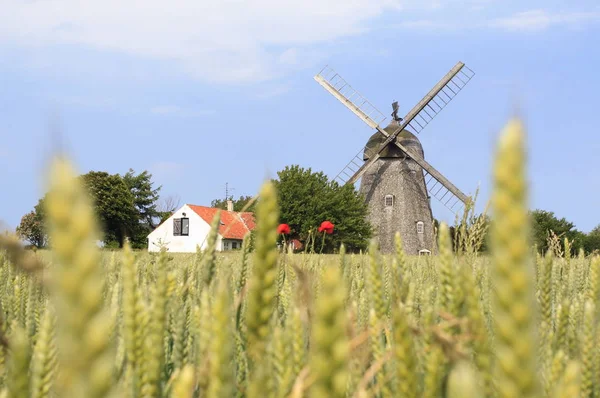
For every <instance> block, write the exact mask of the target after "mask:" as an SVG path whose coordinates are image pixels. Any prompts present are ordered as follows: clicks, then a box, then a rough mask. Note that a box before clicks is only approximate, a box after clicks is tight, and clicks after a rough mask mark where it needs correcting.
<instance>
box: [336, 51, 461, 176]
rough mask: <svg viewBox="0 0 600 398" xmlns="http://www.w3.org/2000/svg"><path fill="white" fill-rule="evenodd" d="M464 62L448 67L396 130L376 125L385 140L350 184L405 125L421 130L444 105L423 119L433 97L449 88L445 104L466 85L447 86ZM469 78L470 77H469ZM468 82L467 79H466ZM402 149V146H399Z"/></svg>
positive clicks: (394, 139)
mask: <svg viewBox="0 0 600 398" xmlns="http://www.w3.org/2000/svg"><path fill="white" fill-rule="evenodd" d="M464 66H465V64H463V63H462V62H458V63H457V64H456V65H455V66H454V67H453V68H452V69H450V71H449V72H448V73H447V74H446V76H444V77H443V78H442V79H441V80H440V81H439V82H438V83H437V84H436V85H435V86H433V88H432V89H431V90H430V91H429V93H427V95H425V97H423V99H422V100H421V101H419V103H418V104H417V105H415V106H414V107H413V108H412V109H411V110H410V112H408V114H407V115H406V116H405V117H404V121H403V122H402V123H401V124H400V127H398V128H397V129H396V131H394V132H393V133H392V134H387V133H386V132H385V131H384V130H383V129H382V128H381V127H380V126H377V127H376V129H377V130H378V131H379V132H380V133H381V134H383V135H385V136H386V137H387V138H386V139H385V141H383V142H382V143H381V144H380V145H379V148H378V149H377V150H375V151H374V156H371V157H370V159H369V160H368V161H366V162H365V163H364V164H363V165H362V166H361V167H360V168H359V169H358V170H357V171H356V172H355V173H354V174H353V175H352V177H350V179H349V180H348V181H347V182H348V183H350V184H353V183H354V182H356V180H358V179H359V178H360V177H361V176H362V175H363V174H364V173H365V171H366V170H367V169H368V168H369V167H371V165H372V164H373V163H375V161H377V159H379V154H380V153H381V152H382V151H383V150H384V149H385V148H386V147H387V146H388V145H389V144H390V143H392V142H395V141H396V137H397V136H398V135H399V134H400V133H401V132H402V130H404V129H405V128H406V127H407V126H409V125H411V123H415V124H416V125H418V126H419V128H420V129H419V130H417V132H420V131H422V130H423V129H424V128H425V126H426V125H427V124H428V123H429V122H430V121H431V120H433V118H434V117H435V116H436V115H437V114H438V113H439V112H440V111H441V110H442V109H443V108H444V107H445V106H446V105H444V106H441V107H440V108H439V110H438V111H437V112H435V113H434V114H433V116H432V117H430V119H429V121H427V119H425V117H423V116H421V115H423V114H429V113H427V111H426V108H427V107H429V108H430V109H431V110H433V109H434V108H433V107H431V106H430V104H432V103H433V102H434V101H435V99H436V98H437V97H438V95H440V93H446V91H445V90H449V92H451V93H453V96H452V97H450V96H449V95H448V94H446V95H448V97H447V98H448V99H447V100H446V102H445V104H447V103H449V102H450V101H451V100H452V99H453V98H454V97H455V96H456V94H458V92H459V91H460V90H462V88H463V87H464V86H465V85H466V83H465V84H463V85H462V86H456V87H455V88H454V89H450V88H449V87H451V85H453V84H454V83H453V79H454V78H456V76H457V75H458V73H459V72H460V71H461V70H462V69H463V68H464ZM471 77H472V75H471ZM469 80H470V79H469ZM467 82H468V80H467ZM440 98H441V97H440ZM418 118H420V119H421V120H422V121H423V123H425V121H427V123H425V124H424V125H421V124H420V123H419V122H418ZM400 149H402V148H400Z"/></svg>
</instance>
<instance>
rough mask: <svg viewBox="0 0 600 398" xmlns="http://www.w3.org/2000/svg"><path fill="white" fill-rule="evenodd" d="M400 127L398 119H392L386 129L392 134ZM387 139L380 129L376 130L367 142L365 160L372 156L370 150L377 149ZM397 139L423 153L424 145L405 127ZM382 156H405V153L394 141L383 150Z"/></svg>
mask: <svg viewBox="0 0 600 398" xmlns="http://www.w3.org/2000/svg"><path fill="white" fill-rule="evenodd" d="M398 127H400V124H399V123H398V122H397V121H396V120H392V121H391V122H390V124H388V125H387V126H386V127H385V128H384V130H385V132H386V133H388V134H392V133H393V132H394V131H396V130H397V129H398ZM383 141H385V137H384V136H383V134H381V133H380V132H379V131H377V132H375V134H373V135H372V136H371V137H370V138H369V141H368V142H367V145H366V149H365V152H364V154H363V160H367V159H369V158H370V152H371V151H375V150H377V148H378V147H379V146H380V145H381V144H382V143H383ZM396 141H397V142H398V143H400V144H402V145H404V146H406V147H412V148H414V149H416V150H417V151H418V152H420V153H421V154H422V153H423V147H422V146H421V142H420V141H419V139H418V138H417V136H416V135H414V134H413V133H412V132H410V131H409V130H407V129H404V130H402V131H401V132H400V134H398V136H397V137H396ZM380 157H382V158H404V154H403V153H402V151H401V150H400V148H398V147H397V146H396V145H394V144H393V143H389V144H388V146H387V147H386V148H385V149H384V150H383V151H382V152H381V154H380Z"/></svg>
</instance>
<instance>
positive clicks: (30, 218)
mask: <svg viewBox="0 0 600 398" xmlns="http://www.w3.org/2000/svg"><path fill="white" fill-rule="evenodd" d="M17 235H18V236H19V237H20V238H22V239H25V240H26V241H28V242H29V243H31V244H32V245H34V246H35V247H37V248H42V247H44V246H45V245H46V236H47V235H46V232H45V229H44V222H43V220H42V219H40V218H39V216H38V215H37V214H36V213H35V211H30V212H29V213H27V214H25V215H24V216H23V217H22V218H21V222H20V223H19V225H18V226H17Z"/></svg>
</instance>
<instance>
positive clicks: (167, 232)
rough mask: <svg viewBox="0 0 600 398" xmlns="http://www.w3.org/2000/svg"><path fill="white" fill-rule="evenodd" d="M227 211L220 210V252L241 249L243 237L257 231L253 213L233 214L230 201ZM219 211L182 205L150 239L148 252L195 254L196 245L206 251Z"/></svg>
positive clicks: (149, 236) (151, 234)
mask: <svg viewBox="0 0 600 398" xmlns="http://www.w3.org/2000/svg"><path fill="white" fill-rule="evenodd" d="M227 208H228V210H221V225H219V234H218V236H217V247H216V249H217V250H218V251H223V250H235V249H239V248H241V247H242V240H243V239H244V236H245V235H246V234H247V233H249V232H250V231H251V230H253V229H254V215H253V213H249V212H243V213H241V212H234V211H233V203H232V202H231V201H228V203H227ZM218 210H219V209H217V208H214V207H205V206H196V205H190V204H185V205H183V206H182V207H181V208H180V209H179V210H177V211H176V212H174V213H173V214H172V215H171V217H169V218H168V219H167V220H166V221H164V222H163V223H162V224H160V225H159V226H158V227H157V228H156V229H155V230H154V231H152V232H151V233H150V234H149V235H148V251H150V252H157V251H160V248H161V247H162V246H165V247H166V249H167V251H169V252H171V253H194V252H195V251H196V245H198V246H200V248H201V249H205V248H206V245H207V238H208V233H209V231H210V224H211V223H212V221H213V219H214V217H215V215H216V214H217V211H218Z"/></svg>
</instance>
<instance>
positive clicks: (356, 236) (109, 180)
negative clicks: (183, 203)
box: [17, 165, 600, 254]
mask: <svg viewBox="0 0 600 398" xmlns="http://www.w3.org/2000/svg"><path fill="white" fill-rule="evenodd" d="M79 178H81V180H82V182H83V184H84V186H85V187H86V188H87V189H88V191H89V193H90V195H91V197H92V199H93V202H94V204H95V209H96V213H97V216H98V219H99V221H100V223H101V225H102V227H103V232H104V239H103V241H104V244H105V246H106V247H122V245H123V242H124V240H125V238H129V240H130V241H131V244H132V246H133V247H135V248H145V247H146V246H147V235H148V234H149V233H150V232H151V231H152V230H153V229H154V228H156V227H157V226H158V225H159V224H160V223H161V222H163V221H164V220H166V219H167V218H168V217H169V216H170V215H171V214H172V213H173V212H174V211H175V210H177V208H178V207H179V206H180V203H179V201H178V200H177V199H176V198H174V197H166V198H161V197H160V195H159V192H160V190H161V187H160V186H159V187H157V188H154V183H153V181H152V175H151V174H150V173H149V172H148V171H146V170H144V171H143V172H141V173H136V172H135V171H134V170H133V169H129V171H128V172H127V173H125V174H123V175H120V174H109V173H107V172H103V171H90V172H89V173H87V174H83V175H81V176H80V177H79ZM272 181H273V183H274V185H275V187H276V189H277V195H278V201H279V206H280V222H281V223H285V224H288V225H289V227H290V232H289V234H287V235H286V236H281V237H280V240H283V239H286V240H288V241H289V240H290V239H296V240H298V241H300V242H302V243H303V244H306V243H310V242H311V241H312V243H313V244H315V246H318V248H319V249H321V247H322V249H323V252H333V251H336V250H337V249H339V247H340V245H341V244H342V243H343V244H344V245H345V246H346V249H347V250H349V251H359V250H366V248H367V246H368V242H369V239H370V238H371V237H372V236H373V228H372V226H371V225H370V224H369V223H368V221H367V219H366V215H367V211H368V209H367V205H366V203H365V201H364V199H363V197H362V196H361V195H360V194H359V192H358V191H357V190H356V189H355V188H354V187H353V186H350V185H339V184H338V183H337V182H335V181H330V180H329V179H328V177H327V176H326V175H325V174H324V173H323V172H320V171H313V170H312V169H311V168H303V167H300V166H299V165H291V166H286V167H285V168H284V169H282V170H280V171H279V172H277V178H273V179H272ZM227 200H231V201H232V202H233V210H234V211H242V210H244V211H248V212H253V211H254V208H255V206H256V203H257V201H258V200H260V198H258V199H256V200H255V198H254V197H253V196H249V195H241V196H239V197H238V198H237V199H234V198H233V197H229V198H225V199H214V200H213V201H212V202H211V206H212V207H216V208H220V209H223V210H226V209H227ZM44 201H45V196H44V197H43V198H41V199H40V200H39V201H38V203H37V204H36V205H35V207H34V209H33V210H32V211H31V212H29V213H27V214H25V215H24V216H23V218H22V219H21V223H20V224H19V226H18V227H17V233H18V234H19V235H20V236H21V238H22V239H24V240H27V241H29V242H30V243H31V244H32V245H34V246H36V247H39V248H41V247H45V246H46V245H47V244H48V242H47V234H46V232H45V228H44ZM530 218H531V224H530V225H531V236H532V241H533V244H535V246H536V247H537V250H538V251H539V252H540V253H545V252H546V251H547V250H548V249H549V241H550V239H549V237H550V234H554V236H556V238H558V240H560V245H561V247H562V249H563V250H564V239H565V238H566V239H568V241H569V242H570V245H569V246H570V249H571V250H572V254H576V253H577V252H579V250H580V249H583V250H584V252H585V253H586V254H590V253H593V252H594V251H600V225H598V226H597V227H596V228H594V229H593V230H592V231H591V232H590V233H588V234H586V233H583V232H581V231H579V230H577V229H576V228H575V225H574V224H573V223H572V222H570V221H568V220H566V219H565V218H558V217H557V216H556V215H555V214H554V213H553V212H550V211H545V210H539V209H536V210H532V211H531V212H530ZM323 221H330V222H331V223H332V224H333V225H334V231H335V232H334V233H333V234H331V235H327V236H325V234H319V233H318V232H317V228H318V226H319V225H320V224H321V223H322V222H323ZM476 222H479V223H480V224H481V225H480V226H482V227H483V228H482V231H483V234H484V235H485V234H486V232H485V231H487V230H488V225H489V222H490V218H489V217H488V216H487V215H485V214H479V215H471V217H470V219H469V220H463V221H462V223H466V224H469V223H470V224H473V223H476ZM437 224H438V223H437V220H434V225H437ZM460 230H461V226H460V223H457V225H455V226H451V227H450V232H451V236H452V238H453V242H455V243H456V242H458V241H460V239H458V235H459V234H460ZM321 235H322V236H321ZM556 238H555V239H556ZM315 242H316V243H315ZM454 249H455V250H458V249H459V248H458V247H454ZM479 251H481V252H486V251H487V237H486V236H483V237H482V244H481V246H480V247H479Z"/></svg>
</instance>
